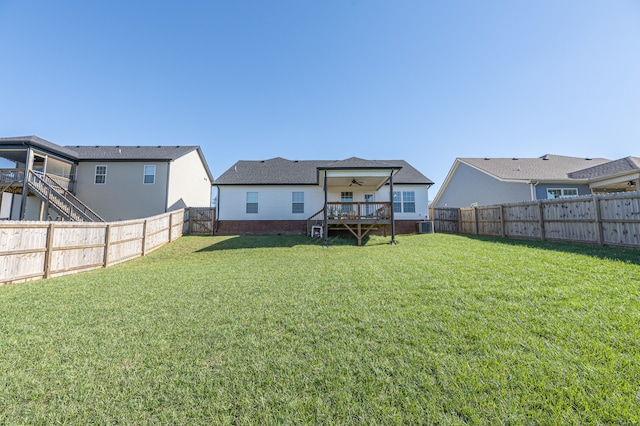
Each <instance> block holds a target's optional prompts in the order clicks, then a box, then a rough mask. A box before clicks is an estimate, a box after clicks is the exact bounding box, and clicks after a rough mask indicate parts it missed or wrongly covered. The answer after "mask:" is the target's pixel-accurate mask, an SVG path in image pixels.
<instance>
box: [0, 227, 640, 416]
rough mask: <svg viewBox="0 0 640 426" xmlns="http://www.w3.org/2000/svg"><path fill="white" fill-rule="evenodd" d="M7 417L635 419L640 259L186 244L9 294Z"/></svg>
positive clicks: (565, 249) (218, 240)
mask: <svg viewBox="0 0 640 426" xmlns="http://www.w3.org/2000/svg"><path fill="white" fill-rule="evenodd" d="M0 371H1V372H2V373H1V374H0V424H21V423H22V424H34V423H35V424H45V423H46V424H51V423H54V424H55V423H58V424H67V423H72V424H88V423H99V424H149V423H152V424H220V423H222V424H318V423H319V424H432V423H437V424H634V423H639V422H640V251H638V250H622V249H613V248H599V247H588V246H577V245H569V244H553V243H540V242H525V241H513V240H498V239H490V238H470V237H464V236H455V235H445V234H433V235H413V236H399V237H398V244H397V245H395V246H393V245H390V244H388V239H383V238H378V237H372V238H370V239H369V240H368V241H367V242H366V245H365V246H363V247H356V246H355V240H353V239H350V240H347V241H346V242H345V241H341V240H333V241H332V245H331V246H330V247H329V248H328V249H325V248H323V247H322V245H321V244H320V242H319V241H318V240H312V239H310V238H307V237H284V236H282V237H236V238H229V237H183V238H181V239H179V240H178V241H175V242H173V243H172V244H170V245H168V246H165V247H164V248H162V249H160V250H158V251H155V252H153V253H151V254H150V255H149V256H147V257H145V258H142V259H138V260H134V261H131V262H128V263H125V264H121V265H118V266H114V267H111V268H108V269H102V270H97V271H93V272H88V273H83V274H78V275H74V276H69V277H63V278H59V279H51V280H42V281H36V282H32V283H23V284H16V285H10V286H5V287H1V288H0Z"/></svg>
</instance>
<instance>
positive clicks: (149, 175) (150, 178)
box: [143, 166, 156, 184]
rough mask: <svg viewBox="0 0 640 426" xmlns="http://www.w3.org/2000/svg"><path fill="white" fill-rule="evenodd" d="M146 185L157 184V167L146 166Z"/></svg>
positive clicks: (144, 180)
mask: <svg viewBox="0 0 640 426" xmlns="http://www.w3.org/2000/svg"><path fill="white" fill-rule="evenodd" d="M143 182H144V183H149V184H151V183H156V166H144V179H143Z"/></svg>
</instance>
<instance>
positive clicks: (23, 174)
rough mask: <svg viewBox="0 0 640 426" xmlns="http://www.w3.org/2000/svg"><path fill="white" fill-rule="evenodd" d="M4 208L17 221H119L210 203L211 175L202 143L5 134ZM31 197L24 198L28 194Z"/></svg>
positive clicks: (1, 153) (0, 178)
mask: <svg viewBox="0 0 640 426" xmlns="http://www.w3.org/2000/svg"><path fill="white" fill-rule="evenodd" d="M0 157H1V158H4V159H5V160H8V161H10V162H13V163H14V164H15V166H14V167H13V168H3V169H0V190H1V191H0V192H1V195H2V198H1V199H0V202H1V203H2V205H1V206H0V211H2V212H4V213H5V215H6V214H7V212H8V215H7V216H5V217H4V218H5V219H12V220H78V221H116V220H126V219H137V218H142V217H149V216H153V215H156V214H161V213H164V212H167V211H171V210H177V209H180V208H183V207H209V206H210V205H211V189H212V182H213V176H212V175H211V172H210V170H209V167H208V165H207V162H206V160H205V158H204V155H203V153H202V150H201V149H200V147H198V146H177V145H176V146H143V145H137V146H125V145H116V146H60V145H56V144H54V143H52V142H49V141H46V140H44V139H41V138H39V137H36V136H24V137H13V138H0ZM25 194H26V196H25Z"/></svg>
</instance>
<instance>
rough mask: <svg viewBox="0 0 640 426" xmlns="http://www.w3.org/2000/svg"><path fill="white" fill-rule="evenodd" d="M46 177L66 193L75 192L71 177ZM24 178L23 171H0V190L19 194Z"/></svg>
mask: <svg viewBox="0 0 640 426" xmlns="http://www.w3.org/2000/svg"><path fill="white" fill-rule="evenodd" d="M35 173H39V172H35ZM40 174H41V175H42V174H43V173H41V172H40ZM46 175H47V176H48V177H50V178H51V179H53V180H54V181H56V183H57V184H58V185H60V186H61V187H63V188H64V189H66V190H67V191H70V192H75V184H76V181H75V180H73V179H71V178H72V176H59V175H56V174H54V173H47V174H46ZM24 178H25V170H24V169H0V189H2V191H3V192H11V193H13V194H21V193H22V187H23V186H24Z"/></svg>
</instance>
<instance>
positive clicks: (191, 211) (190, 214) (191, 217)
mask: <svg viewBox="0 0 640 426" xmlns="http://www.w3.org/2000/svg"><path fill="white" fill-rule="evenodd" d="M187 211H188V212H189V221H188V224H189V230H188V231H187V232H188V233H189V234H193V209H191V208H189V210H187Z"/></svg>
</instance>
